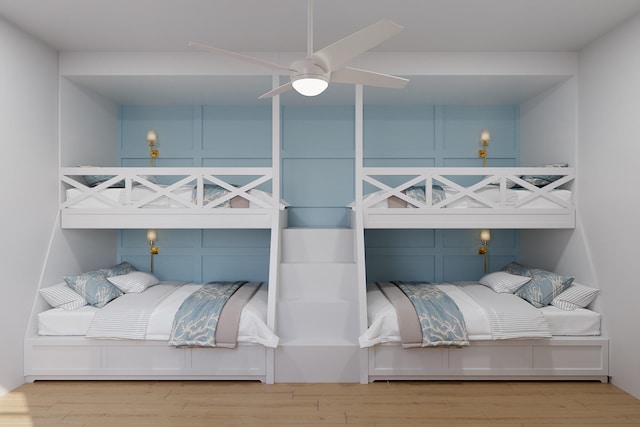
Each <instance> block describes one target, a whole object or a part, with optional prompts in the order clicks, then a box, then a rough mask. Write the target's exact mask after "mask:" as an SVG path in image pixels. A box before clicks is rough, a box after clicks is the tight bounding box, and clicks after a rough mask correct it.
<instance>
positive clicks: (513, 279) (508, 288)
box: [479, 271, 531, 294]
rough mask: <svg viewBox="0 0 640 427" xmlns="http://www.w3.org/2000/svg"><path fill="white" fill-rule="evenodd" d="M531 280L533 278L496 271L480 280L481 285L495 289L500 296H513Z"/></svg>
mask: <svg viewBox="0 0 640 427" xmlns="http://www.w3.org/2000/svg"><path fill="white" fill-rule="evenodd" d="M530 280H531V277H526V276H518V275H515V274H511V273H507V272H506V271H495V272H493V273H489V274H485V275H484V276H482V278H481V279H480V280H479V283H480V284H481V285H484V286H487V287H489V288H491V289H493V290H494V291H495V292H497V293H499V294H500V293H510V294H512V293H514V292H515V291H517V290H518V289H519V288H520V287H521V286H522V285H524V284H525V283H527V282H528V281H530Z"/></svg>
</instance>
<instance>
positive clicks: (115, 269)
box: [99, 261, 138, 277]
mask: <svg viewBox="0 0 640 427" xmlns="http://www.w3.org/2000/svg"><path fill="white" fill-rule="evenodd" d="M99 271H102V272H103V273H104V274H105V275H106V276H107V277H113V276H122V275H124V274H129V273H133V272H134V271H138V269H137V268H135V267H134V266H133V265H131V264H130V263H128V262H127V261H123V262H121V263H120V264H118V265H114V266H111V267H108V268H101V269H100V270H99Z"/></svg>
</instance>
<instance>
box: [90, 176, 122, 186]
mask: <svg viewBox="0 0 640 427" xmlns="http://www.w3.org/2000/svg"><path fill="white" fill-rule="evenodd" d="M114 176H115V175H84V176H83V177H82V178H83V180H84V183H85V184H87V186H89V187H95V186H97V185H98V184H102V183H103V182H105V181H108V180H110V179H111V178H113V177H114ZM109 188H124V180H122V181H118V182H115V183H113V184H111V185H110V186H109Z"/></svg>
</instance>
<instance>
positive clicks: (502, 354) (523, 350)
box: [449, 345, 531, 371]
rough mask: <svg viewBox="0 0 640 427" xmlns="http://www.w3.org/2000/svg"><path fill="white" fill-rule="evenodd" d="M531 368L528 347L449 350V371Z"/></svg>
mask: <svg viewBox="0 0 640 427" xmlns="http://www.w3.org/2000/svg"><path fill="white" fill-rule="evenodd" d="M530 367H531V347H529V346H525V347H522V346H473V345H471V347H462V348H452V349H450V350H449V368H450V369H477V370H491V371H500V370H511V369H529V368H530Z"/></svg>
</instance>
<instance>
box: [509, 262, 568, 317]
mask: <svg viewBox="0 0 640 427" xmlns="http://www.w3.org/2000/svg"><path fill="white" fill-rule="evenodd" d="M502 271H506V272H507V273H511V274H516V275H518V276H526V277H531V280H530V281H529V282H527V283H525V284H524V285H523V286H522V287H521V288H520V289H518V290H517V291H516V292H515V295H517V296H519V297H520V298H522V299H524V300H525V301H528V302H529V303H531V304H532V305H533V306H534V307H538V308H540V307H544V306H546V305H549V304H550V303H551V301H552V300H553V299H554V298H555V297H557V296H558V295H560V294H561V293H562V292H563V291H564V290H565V289H567V288H568V287H569V286H570V285H571V283H572V282H573V277H569V276H561V275H559V274H556V273H552V272H550V271H545V270H541V269H539V268H529V267H525V266H523V265H521V264H518V263H517V262H511V263H509V264H507V265H506V266H504V267H503V268H502Z"/></svg>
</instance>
